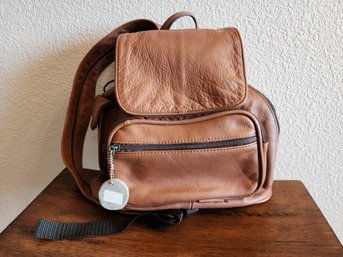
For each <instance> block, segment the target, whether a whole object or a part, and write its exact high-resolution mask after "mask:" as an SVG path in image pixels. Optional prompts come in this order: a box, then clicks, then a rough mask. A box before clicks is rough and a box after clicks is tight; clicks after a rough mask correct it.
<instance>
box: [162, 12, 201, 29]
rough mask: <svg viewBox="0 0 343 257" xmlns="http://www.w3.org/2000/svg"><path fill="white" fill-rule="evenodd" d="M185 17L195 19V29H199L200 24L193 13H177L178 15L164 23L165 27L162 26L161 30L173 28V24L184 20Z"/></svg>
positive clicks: (175, 14)
mask: <svg viewBox="0 0 343 257" xmlns="http://www.w3.org/2000/svg"><path fill="white" fill-rule="evenodd" d="M185 16H189V17H191V18H192V19H193V21H194V24H195V28H196V29H197V28H198V22H197V19H196V18H195V16H194V14H193V13H191V12H177V13H174V14H173V15H172V16H170V17H169V18H168V19H167V20H166V21H165V22H164V23H163V25H162V26H161V28H160V29H161V30H167V29H170V28H171V26H172V25H173V23H174V22H175V21H176V20H178V19H180V18H182V17H185Z"/></svg>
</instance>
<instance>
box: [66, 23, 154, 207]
mask: <svg viewBox="0 0 343 257" xmlns="http://www.w3.org/2000/svg"><path fill="white" fill-rule="evenodd" d="M158 28H159V25H158V24H156V23H154V22H152V21H150V20H143V19H140V20H134V21H131V22H128V23H126V24H124V25H122V26H120V27H118V28H117V29H115V30H114V31H112V32H111V33H110V34H108V35H107V36H106V37H104V38H103V39H101V40H100V41H99V42H98V43H97V44H96V45H95V46H94V47H93V48H92V49H91V50H90V51H89V52H88V53H87V54H86V56H85V57H84V59H83V60H82V61H81V63H80V65H79V67H78V69H77V72H76V75H75V78H74V83H73V88H72V91H71V95H70V99H69V106H68V109H67V113H66V119H65V123H64V129H63V135H62V158H63V161H64V163H65V165H66V166H67V168H68V170H69V171H70V172H71V174H72V175H73V177H74V179H75V181H76V184H77V186H78V187H79V188H80V190H81V192H82V194H83V195H84V196H85V197H87V198H88V199H90V200H92V201H94V202H98V197H97V196H95V195H93V194H92V190H91V187H90V184H89V181H90V180H91V178H92V176H94V172H93V174H92V172H91V171H90V170H87V169H84V168H83V166H82V154H83V145H84V140H85V136H86V132H87V128H88V125H89V122H90V118H91V113H92V105H93V102H94V98H95V87H96V82H97V79H98V77H99V76H100V74H101V72H102V71H103V70H104V69H105V68H106V67H107V66H108V65H109V64H110V63H111V62H113V61H114V57H115V56H114V55H115V46H116V41H117V38H118V36H119V35H120V34H122V33H129V32H137V31H143V30H154V29H158ZM97 173H98V172H97Z"/></svg>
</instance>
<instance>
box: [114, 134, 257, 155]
mask: <svg viewBox="0 0 343 257" xmlns="http://www.w3.org/2000/svg"><path fill="white" fill-rule="evenodd" d="M256 141H257V138H256V136H251V137H245V138H238V139H230V140H222V141H212V142H198V143H181V144H115V145H117V146H118V147H117V149H118V150H117V151H118V152H119V151H122V152H133V151H159V150H192V149H206V148H220V147H233V146H241V145H248V144H251V143H254V142H256Z"/></svg>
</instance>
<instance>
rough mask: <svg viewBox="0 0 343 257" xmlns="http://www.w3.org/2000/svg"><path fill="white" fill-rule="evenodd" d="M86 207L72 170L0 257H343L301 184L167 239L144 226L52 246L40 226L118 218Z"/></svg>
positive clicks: (283, 184)
mask: <svg viewBox="0 0 343 257" xmlns="http://www.w3.org/2000/svg"><path fill="white" fill-rule="evenodd" d="M118 215H122V214H118V213H114V212H110V211H107V210H105V209H102V208H101V207H98V206H96V205H95V204H93V203H92V202H90V201H88V200H87V199H85V198H84V197H83V196H82V195H81V193H80V192H79V191H78V189H77V187H76V185H75V183H74V181H73V179H72V177H71V175H70V174H69V173H68V171H67V170H64V171H62V172H61V174H59V175H58V176H57V177H56V179H55V180H54V181H53V182H51V184H50V185H49V186H48V187H47V188H46V189H45V190H44V191H43V192H42V193H41V194H40V195H39V196H38V197H37V198H36V199H35V200H34V201H33V202H32V203H31V204H30V205H29V206H28V207H27V208H26V209H25V210H24V211H23V212H22V213H21V214H20V215H19V216H18V217H17V218H16V219H15V220H14V221H13V222H12V223H11V224H10V225H9V226H8V227H7V228H6V229H5V230H4V231H3V232H2V233H1V235H0V256H63V255H65V256H101V257H104V256H125V257H126V256H223V255H224V256H228V255H230V256H263V257H266V256H278V257H282V256H298V257H300V256H311V257H315V256H326V257H327V256H340V257H342V256H343V248H342V245H341V244H340V242H339V241H338V239H337V237H336V236H335V234H334V233H333V231H332V229H331V228H330V226H329V225H328V223H327V221H326V220H325V218H324V217H323V215H322V213H321V212H320V210H319V209H318V207H317V206H316V204H315V202H314V201H313V200H312V198H311V196H310V194H309V193H308V191H307V190H306V188H305V187H304V185H303V184H302V183H301V182H299V181H275V182H274V184H273V196H272V198H271V200H269V201H268V202H267V203H264V204H259V205H255V206H248V207H242V208H233V209H216V210H214V209H213V210H200V211H199V213H198V214H196V215H194V216H191V217H187V218H185V219H184V220H183V221H182V223H181V224H180V225H177V226H175V227H173V228H171V229H170V230H168V231H167V232H158V231H154V230H152V229H151V228H150V227H147V226H146V225H145V224H143V223H141V222H136V223H134V224H132V225H131V226H130V227H129V228H128V229H127V230H126V231H124V232H123V233H120V234H116V235H112V236H105V237H92V238H82V239H74V240H61V241H46V240H39V239H35V238H34V237H33V233H34V230H35V226H36V223H37V220H38V219H40V218H44V219H48V220H53V221H61V222H88V221H94V220H109V219H114V220H115V219H116V217H117V218H118Z"/></svg>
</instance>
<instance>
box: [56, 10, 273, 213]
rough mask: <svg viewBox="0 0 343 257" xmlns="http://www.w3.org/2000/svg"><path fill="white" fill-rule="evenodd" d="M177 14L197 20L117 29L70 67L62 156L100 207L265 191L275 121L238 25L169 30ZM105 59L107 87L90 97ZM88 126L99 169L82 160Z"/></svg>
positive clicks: (263, 196)
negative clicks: (253, 81)
mask: <svg viewBox="0 0 343 257" xmlns="http://www.w3.org/2000/svg"><path fill="white" fill-rule="evenodd" d="M183 16H190V17H192V18H193V20H194V21H195V24H196V20H195V18H194V16H193V15H192V14H191V13H188V12H181V13H176V14H174V15H173V16H171V17H170V18H169V19H168V20H167V21H166V22H165V23H164V24H163V25H162V26H160V25H159V24H156V23H155V22H152V21H150V20H143V19H141V20H134V21H131V22H129V23H126V24H124V25H122V26H120V27H118V28H117V29H115V30H114V31H113V32H111V33H110V34H108V35H107V36H106V37H104V38H103V39H102V40H100V41H99V42H98V43H97V44H96V45H95V46H94V47H93V48H92V49H91V50H90V51H89V52H88V54H87V55H86V56H85V57H84V59H83V60H82V62H81V64H80V66H79V68H78V70H77V72H76V76H75V80H74V85H73V89H72V92H71V97H70V101H69V107H68V111H67V117H66V121H65V126H64V131H63V138H62V155H63V160H64V162H65V164H66V166H67V168H68V170H69V171H70V172H71V174H72V175H73V177H74V179H75V181H76V183H77V185H78V187H79V188H80V190H81V192H82V193H83V195H84V196H85V197H87V198H88V199H89V200H91V201H93V202H95V203H97V204H101V205H102V206H103V207H105V208H107V209H111V210H120V211H122V212H131V213H132V212H134V213H137V212H142V211H156V210H180V209H183V210H193V209H201V208H231V207H238V206H247V205H252V204H257V203H262V202H265V201H267V200H268V199H269V198H270V197H271V194H272V182H273V170H274V163H275V155H276V149H277V144H278V137H279V124H278V120H277V117H276V114H275V110H274V108H273V106H272V104H271V103H270V101H269V100H268V99H267V98H266V97H265V96H264V95H263V94H262V93H260V92H259V91H257V90H256V89H255V88H253V87H252V86H250V85H248V83H247V80H246V74H245V64H244V57H243V47H242V42H241V38H240V35H239V32H238V31H237V29H235V28H223V29H197V28H196V29H183V30H170V27H171V25H172V24H173V22H174V21H175V20H177V19H178V18H180V17H183ZM196 26H197V24H196ZM112 62H115V71H114V74H115V80H114V87H112V88H109V89H107V90H106V91H105V92H104V93H103V94H101V95H98V96H95V87H96V83H97V79H98V77H99V76H100V74H101V73H102V71H103V70H104V69H105V68H106V67H107V66H108V65H109V64H111V63H112ZM90 121H91V122H90ZM89 124H90V126H91V128H92V129H96V128H98V131H99V166H100V170H89V169H84V168H83V166H82V151H83V144H84V138H85V134H86V131H87V128H88V126H89ZM149 213H151V212H149ZM161 213H162V212H160V213H159V214H161ZM174 218H175V217H174Z"/></svg>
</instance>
